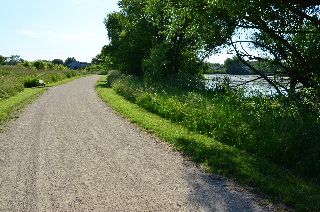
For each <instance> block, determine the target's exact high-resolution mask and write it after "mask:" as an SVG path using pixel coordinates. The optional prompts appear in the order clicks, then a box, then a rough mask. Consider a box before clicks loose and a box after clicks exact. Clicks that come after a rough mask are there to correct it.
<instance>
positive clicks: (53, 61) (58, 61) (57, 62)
mask: <svg viewBox="0 0 320 212" xmlns="http://www.w3.org/2000/svg"><path fill="white" fill-rule="evenodd" d="M51 62H52V63H53V64H56V65H63V60H61V59H54V60H52V61H51Z"/></svg>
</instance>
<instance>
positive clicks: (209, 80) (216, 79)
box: [205, 74, 288, 96]
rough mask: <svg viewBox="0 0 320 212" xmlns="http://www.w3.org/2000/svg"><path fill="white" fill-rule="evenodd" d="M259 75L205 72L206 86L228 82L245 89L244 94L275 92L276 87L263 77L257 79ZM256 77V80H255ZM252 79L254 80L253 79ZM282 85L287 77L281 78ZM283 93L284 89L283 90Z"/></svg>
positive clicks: (271, 94)
mask: <svg viewBox="0 0 320 212" xmlns="http://www.w3.org/2000/svg"><path fill="white" fill-rule="evenodd" d="M259 77H260V76H259V75H229V74H206V75H205V78H206V85H207V88H209V89H210V88H214V87H216V86H217V85H219V84H222V83H225V82H228V83H229V85H230V87H232V88H241V89H244V90H245V95H246V96H248V95H254V94H255V93H261V94H263V95H267V96H273V95H276V94H277V91H276V89H275V88H274V87H273V86H272V85H271V84H269V83H268V82H267V81H265V80H264V79H257V78H259ZM255 79H257V80H255ZM253 80H254V81H253ZM282 82H283V85H285V84H287V83H288V79H282ZM283 92H284V93H285V91H284V90H283Z"/></svg>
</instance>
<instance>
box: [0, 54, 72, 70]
mask: <svg viewBox="0 0 320 212" xmlns="http://www.w3.org/2000/svg"><path fill="white" fill-rule="evenodd" d="M73 62H77V60H76V59H75V58H74V57H68V58H67V59H66V60H65V61H63V60H61V59H54V60H52V61H47V60H36V61H33V62H30V61H27V60H24V59H22V58H21V57H20V56H19V55H11V56H10V57H5V56H2V55H0V65H19V66H23V67H26V68H34V69H51V70H66V69H70V64H72V63H73Z"/></svg>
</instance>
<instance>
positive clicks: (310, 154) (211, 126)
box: [113, 78, 320, 183]
mask: <svg viewBox="0 0 320 212" xmlns="http://www.w3.org/2000/svg"><path fill="white" fill-rule="evenodd" d="M173 85H174V84H173V83H171V82H169V83H167V84H162V85H159V84H158V85H153V86H147V85H145V84H144V83H143V82H141V81H139V80H137V79H134V78H122V79H121V80H120V81H117V82H115V83H113V88H114V89H115V90H116V92H117V93H119V94H120V95H122V96H124V97H126V98H127V99H128V100H130V101H132V102H134V103H136V104H138V105H140V106H142V107H144V108H145V109H147V110H149V111H151V112H153V113H156V114H158V115H160V116H162V117H164V118H167V119H169V120H171V121H173V122H175V123H178V124H181V125H183V126H185V127H187V128H188V129H190V130H192V131H195V132H198V133H201V134H204V135H207V136H211V137H214V138H216V139H217V140H218V141H220V142H223V143H226V144H228V145H234V146H237V147H238V148H240V149H244V150H246V151H248V152H251V153H252V154H257V155H259V156H261V157H264V158H267V159H269V160H272V161H274V162H275V163H278V164H281V165H284V166H286V167H288V168H290V169H292V170H295V171H296V172H298V173H300V174H301V175H302V176H306V177H309V178H310V179H313V180H315V181H317V182H319V183H320V178H319V176H320V163H319V158H320V145H319V142H318V139H317V138H319V137H320V134H319V132H320V120H319V118H318V116H317V115H314V112H310V111H309V110H306V109H304V108H305V107H306V104H304V103H302V102H297V101H288V100H287V99H282V98H280V97H278V98H271V97H254V96H253V97H246V98H245V97H243V94H242V93H240V94H234V93H232V92H225V93H224V94H222V93H210V92H205V91H201V90H199V89H197V90H195V91H190V90H189V91H188V90H186V89H181V88H179V87H176V86H173ZM317 108H318V109H319V108H320V106H319V105H317Z"/></svg>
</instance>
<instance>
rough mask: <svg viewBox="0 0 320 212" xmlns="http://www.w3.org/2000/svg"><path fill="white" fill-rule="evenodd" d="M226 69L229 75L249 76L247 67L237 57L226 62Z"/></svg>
mask: <svg viewBox="0 0 320 212" xmlns="http://www.w3.org/2000/svg"><path fill="white" fill-rule="evenodd" d="M224 67H225V70H226V72H227V73H228V74H249V71H248V70H246V68H245V66H244V65H243V63H241V61H240V60H239V59H238V58H237V57H233V58H232V59H230V58H228V59H226V60H225V61H224Z"/></svg>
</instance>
